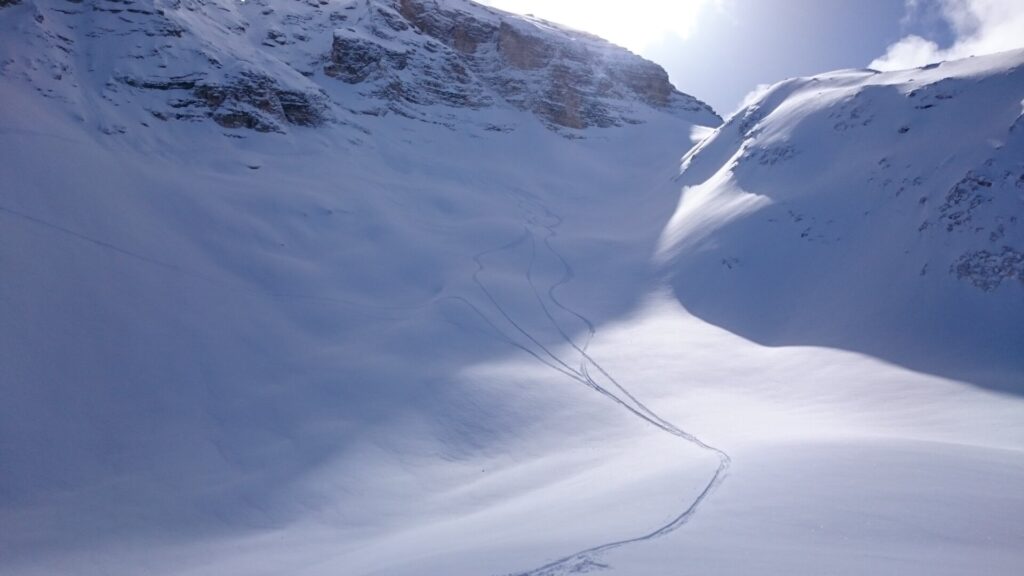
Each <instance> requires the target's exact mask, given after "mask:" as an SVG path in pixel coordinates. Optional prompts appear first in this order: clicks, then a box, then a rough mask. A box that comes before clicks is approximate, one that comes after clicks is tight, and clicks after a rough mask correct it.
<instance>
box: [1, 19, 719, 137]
mask: <svg viewBox="0 0 1024 576" xmlns="http://www.w3.org/2000/svg"><path fill="white" fill-rule="evenodd" d="M6 12H7V14H5V18H4V21H3V23H2V24H0V25H2V26H3V27H4V31H3V35H4V38H3V41H2V43H0V62H2V73H3V74H4V75H5V76H7V77H12V78H23V79H26V80H28V81H30V82H31V83H32V85H33V86H34V87H35V88H36V90H38V91H39V93H40V94H42V95H44V96H47V97H51V98H57V99H60V100H63V101H65V102H73V103H75V104H76V105H77V109H78V112H79V114H81V115H92V114H97V113H100V114H102V113H103V112H104V111H107V110H109V109H111V108H126V109H131V110H133V111H134V112H135V114H134V118H133V120H134V122H133V123H137V122H142V123H149V122H158V121H168V120H200V121H201V120H204V119H206V118H209V119H212V120H214V121H215V122H216V123H218V124H219V125H221V126H223V127H226V128H232V129H236V128H245V129H253V130H258V131H263V132H283V131H285V130H287V129H288V127H289V126H319V125H323V124H325V123H328V122H347V121H351V119H352V118H353V117H358V116H361V115H365V114H372V115H383V114H388V113H398V114H402V115H406V116H410V117H414V118H419V119H422V120H426V121H431V122H440V123H445V124H448V125H450V126H454V125H456V124H459V123H463V122H465V118H464V117H460V116H459V115H458V114H456V113H455V112H456V111H457V110H459V109H465V108H473V109H481V108H493V107H514V108H517V109H521V110H529V111H532V112H534V113H535V114H536V115H537V116H538V117H540V118H541V119H542V120H543V121H544V122H545V123H547V124H548V125H549V126H552V127H559V128H576V129H578V128H586V127H590V126H601V127H609V126H616V125H622V124H625V123H633V122H640V121H642V116H643V114H642V111H643V110H644V109H649V108H656V109H659V110H665V111H669V112H670V113H673V114H676V115H679V116H681V117H685V118H687V119H688V120H689V121H690V122H692V123H696V124H701V125H709V126H710V125H717V124H718V123H720V119H719V118H718V117H717V115H715V113H714V112H713V111H711V109H710V108H708V107H707V106H706V105H705V104H703V103H701V102H699V101H698V100H696V99H694V98H692V97H690V96H687V95H685V94H682V93H680V92H678V91H677V90H676V89H675V88H674V87H673V86H672V85H671V83H669V80H668V75H667V74H666V73H665V71H664V70H662V69H661V68H660V67H659V66H657V65H655V64H653V63H651V62H648V61H646V60H644V59H642V58H640V57H638V56H635V55H633V54H631V53H629V52H627V51H626V50H624V49H622V48H619V47H616V46H613V45H611V44H609V43H607V42H605V41H603V40H600V39H598V38H595V37H593V36H589V35H587V34H584V33H581V32H574V31H570V30H567V29H564V28H560V27H558V26H555V25H553V24H549V23H546V22H542V21H536V20H530V19H527V18H523V17H519V16H514V15H511V14H506V13H503V12H499V11H496V10H492V9H488V8H485V7H482V6H479V5H476V4H474V3H472V2H467V1H464V0H446V1H442V2H437V1H436V0H358V1H357V0H351V1H326V0H324V1H317V2H283V1H278V0H256V1H250V2H237V1H235V0H127V1H113V0H110V1H108V0H103V1H99V2H90V3H84V4H83V3H72V2H66V1H62V0H31V1H29V2H25V3H24V5H23V6H19V7H12V9H10V10H7V11H6ZM26 48H30V49H26ZM121 114H123V112H122V113H121ZM108 124H110V125H108V126H105V128H106V129H107V130H112V131H122V130H125V129H126V126H125V125H123V124H116V123H113V122H108ZM478 124H479V125H481V126H483V127H485V128H488V129H509V128H510V127H508V126H495V125H492V124H488V123H487V122H486V121H483V120H480V121H479V122H478Z"/></svg>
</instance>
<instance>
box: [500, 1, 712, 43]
mask: <svg viewBox="0 0 1024 576" xmlns="http://www.w3.org/2000/svg"><path fill="white" fill-rule="evenodd" d="M708 1H709V0H673V1H670V2H666V1H665V0H631V1H630V2H621V1H616V2H607V1H595V0H485V2H484V3H485V4H490V5H491V6H494V7H495V8H500V9H502V10H508V11H510V12H518V13H520V14H533V15H534V16H537V17H538V18H544V19H545V20H551V21H553V22H558V23H560V24H564V25H566V26H571V27H573V28H578V29H580V30H584V31H587V32H590V33H593V34H597V35H598V36H601V37H603V38H606V39H608V40H610V41H612V42H614V43H616V44H619V45H621V46H624V47H626V48H629V49H630V50H633V51H634V52H639V51H642V50H644V49H645V48H647V47H648V46H649V45H650V44H651V43H652V42H655V41H657V40H658V39H660V38H662V37H664V36H665V35H676V36H679V37H681V38H687V37H688V36H689V35H690V34H691V33H692V32H693V28H694V25H695V24H696V22H697V16H698V14H699V13H700V10H701V8H702V6H703V5H704V4H706V3H708Z"/></svg>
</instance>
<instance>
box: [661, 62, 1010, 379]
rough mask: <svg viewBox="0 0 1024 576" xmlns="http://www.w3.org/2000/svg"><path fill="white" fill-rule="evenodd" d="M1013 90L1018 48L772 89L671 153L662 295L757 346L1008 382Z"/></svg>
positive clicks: (835, 75)
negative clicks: (668, 280)
mask: <svg viewBox="0 0 1024 576" xmlns="http://www.w3.org/2000/svg"><path fill="white" fill-rule="evenodd" d="M1022 100H1024V53H1022V52H1019V51H1018V52H1008V53H1005V54H1000V55H996V56H990V57H985V58H974V59H970V60H965V61H961V62H950V63H944V64H941V65H935V66H928V67H925V68H922V69H917V70H910V71H906V72H894V73H886V74H880V73H877V72H874V71H844V72H837V73H832V74H826V75H822V76H816V77H812V78H799V79H794V80H789V81H786V82H783V83H780V84H779V85H777V86H775V87H773V88H772V89H770V90H768V91H767V92H766V93H765V95H764V96H762V97H761V98H760V99H759V100H758V101H756V102H754V103H753V104H751V105H750V106H748V107H747V108H744V109H742V110H740V111H738V112H737V113H736V114H734V115H733V116H732V118H730V119H729V120H728V121H727V122H726V124H725V125H723V126H722V127H721V128H719V129H718V131H717V132H716V133H715V134H714V135H713V136H712V137H710V138H709V139H708V140H707V141H705V142H703V143H702V144H701V145H700V146H699V147H698V148H696V149H695V150H693V151H692V152H691V153H690V154H688V155H687V157H686V158H685V159H684V168H683V171H682V174H681V177H680V179H681V180H680V181H681V182H682V183H683V184H684V185H685V186H686V187H687V188H686V190H685V192H684V197H683V200H682V202H681V204H680V207H679V210H678V211H677V214H676V216H675V217H674V221H673V223H672V224H671V225H670V227H669V229H668V230H667V232H666V235H665V238H664V244H663V248H664V251H663V253H662V254H663V257H664V258H665V259H666V260H669V261H671V262H672V263H671V264H670V265H669V266H670V273H671V274H672V275H674V277H675V278H676V280H675V284H676V287H677V290H678V294H679V297H680V300H681V301H682V302H683V303H684V304H685V305H686V306H687V307H688V308H689V309H691V310H693V311H694V312H695V313H697V314H699V315H701V316H702V317H704V318H707V319H708V320H710V321H712V322H714V323H717V324H720V325H722V326H724V327H727V328H728V329H730V330H734V331H736V332H738V333H740V334H743V335H745V336H748V337H751V338H754V339H756V340H758V341H761V342H765V343H771V344H798V343H804V344H821V345H828V346H838V347H842V348H849V349H852V350H858V351H864V352H868V353H870V354H874V355H878V356H881V357H883V358H886V359H889V360H892V361H896V362H898V363H901V364H905V365H908V366H912V367H914V368H917V369H922V370H928V371H935V372H937V373H940V374H944V375H949V376H954V377H957V378H963V379H967V380H969V381H972V382H975V383H978V384H981V385H985V386H993V387H997V388H1001V389H1013V390H1015V391H1017V392H1024V388H1021V386H1020V380H1019V376H1018V374H1019V371H1020V369H1021V368H1022V367H1024V364H1022V361H1024V330H1022V328H1021V323H1020V319H1021V318H1024V277H1022V276H1021V275H1020V270H1021V267H1020V263H1019V255H1020V254H1021V253H1022V252H1024V221H1022V219H1024V134H1022V132H1021V131H1020V130H1019V124H1020V122H1021V118H1022V108H1021V101H1022ZM713 215H714V217H713V218H712V216H713Z"/></svg>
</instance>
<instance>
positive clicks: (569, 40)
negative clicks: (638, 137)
mask: <svg viewBox="0 0 1024 576" xmlns="http://www.w3.org/2000/svg"><path fill="white" fill-rule="evenodd" d="M361 9H362V12H361V13H360V14H359V15H358V16H357V18H356V19H355V21H354V22H353V24H352V26H350V27H348V28H346V29H343V30H338V31H336V32H335V35H334V42H333V45H332V49H331V53H330V58H329V62H328V63H327V65H326V66H325V68H324V71H325V73H326V74H328V75H330V76H333V77H335V78H338V79H341V80H343V81H345V82H347V83H350V84H367V85H368V88H367V90H366V93H370V94H373V95H376V96H382V97H385V98H388V99H390V100H391V101H392V102H393V103H395V104H397V107H396V108H397V110H398V111H401V110H402V109H403V106H402V105H403V104H435V103H441V104H447V105H454V106H473V107H481V106H487V105H490V104H492V103H493V98H491V97H489V96H488V95H489V94H494V95H496V96H498V97H499V98H500V99H501V100H503V101H504V102H506V103H508V104H511V105H512V106H514V107H516V108H519V109H521V110H527V111H530V112H533V113H535V114H536V115H538V116H539V117H540V118H541V119H542V120H544V121H545V122H546V123H548V124H549V125H552V126H555V127H564V128H588V127H592V126H597V127H610V126H618V125H621V124H625V123H632V122H636V121H638V119H637V118H638V117H639V116H640V114H639V110H640V108H643V107H648V108H655V109H660V110H665V111H669V112H672V113H678V114H687V115H690V116H692V117H693V118H694V119H695V121H696V122H697V123H701V124H707V125H716V124H717V123H718V122H719V118H718V117H717V115H715V114H714V112H713V111H712V110H711V109H710V108H709V107H708V106H707V105H705V104H704V103H702V102H700V101H699V100H696V99H695V98H692V97H690V96H687V95H685V94H682V93H681V92H679V91H678V90H676V89H675V87H673V86H672V84H671V82H670V81H669V78H668V74H667V73H666V72H665V71H664V70H663V69H662V68H661V67H659V66H658V65H656V64H654V63H652V62H649V61H647V60H644V59H643V58H640V57H639V56H636V55H634V54H631V53H630V52H628V51H626V50H625V49H622V48H619V47H617V46H614V45H612V44H610V43H608V42H606V41H604V40H601V39H599V38H597V37H594V36H591V35H589V34H585V33H582V32H577V31H572V30H568V29H564V28H561V27H558V26H556V25H554V24H551V23H549V22H542V21H537V20H531V19H528V18H523V17H519V16H513V15H510V14H505V13H502V12H499V11H496V10H491V9H488V8H485V7H482V6H479V5H476V4H473V3H470V2H460V1H457V0H448V1H446V2H439V1H437V0H387V1H383V0H382V1H378V2H375V3H368V4H366V5H365V6H364V7H362V8H361ZM367 32H368V33H367ZM399 72H401V73H399Z"/></svg>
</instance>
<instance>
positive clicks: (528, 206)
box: [0, 197, 731, 576]
mask: <svg viewBox="0 0 1024 576" xmlns="http://www.w3.org/2000/svg"><path fill="white" fill-rule="evenodd" d="M518 205H519V207H520V209H522V210H523V211H524V212H526V214H527V218H526V222H525V223H524V226H523V233H522V234H521V235H520V236H519V237H517V238H516V239H515V240H512V241H511V242H508V243H506V244H503V245H501V246H498V247H497V248H491V249H488V250H484V251H483V252H479V253H477V254H476V255H474V256H473V261H474V262H475V264H476V270H475V271H474V272H473V283H474V284H475V285H476V286H477V288H479V290H480V291H481V292H482V293H483V294H484V296H485V297H486V299H487V301H488V302H489V303H490V305H491V307H492V308H493V309H494V311H496V312H497V313H498V315H499V316H501V318H502V319H504V321H505V322H507V323H508V324H509V325H510V326H511V327H512V328H513V329H514V331H515V332H516V333H518V334H519V335H521V336H522V337H523V338H526V340H528V341H529V343H527V344H524V343H522V342H521V341H518V340H517V339H516V338H515V337H513V336H511V335H509V333H508V332H507V331H506V330H503V329H502V328H501V327H499V326H498V324H497V323H496V322H495V321H494V320H492V319H491V317H490V316H489V315H488V314H487V313H485V312H484V310H483V309H481V308H480V307H479V306H477V305H476V304H474V303H473V302H472V301H470V300H469V299H468V298H465V297H463V296H442V297H439V298H436V299H434V300H433V302H430V301H428V302H423V303H419V304H411V305H392V306H381V305H376V304H370V303H361V302H354V301H350V300H346V299H340V298H331V297H323V296H311V295H302V294H285V293H273V292H270V293H268V292H263V291H260V290H252V289H249V288H247V287H241V286H235V285H227V284H225V283H224V282H222V281H220V280H218V279H215V278H212V277H210V276H207V275H205V274H201V273H197V272H196V271H193V270H189V269H187V268H185V267H182V266H179V265H177V264H175V263H172V262H168V261H165V260H161V259H159V258H154V257H152V256H149V255H146V254H142V253H139V252H135V251H133V250H129V249H125V248H122V247H120V246H118V245H116V244H112V243H110V242H107V241H104V240H100V239H98V238H94V237H91V236H87V235H85V234H82V233H79V232H77V231H75V230H72V229H69V228H66V227H64V226H61V225H59V224H55V223H52V222H49V221H46V220H43V219H40V218H37V217H35V216H32V215H30V214H26V213H24V212H21V211H19V210H14V209H11V208H8V207H6V206H0V213H5V214H7V215H8V216H10V217H14V218H18V219H21V220H23V221H26V222H29V223H32V224H34V225H36V226H39V227H42V228H47V229H49V230H51V231H54V232H58V233H60V234H63V235H66V236H68V237H71V238H74V239H75V240H78V241H80V242H85V243H88V244H92V245H93V246H96V247H98V248H101V249H104V250H108V251H111V252H114V253H116V254H119V255H121V256H123V257H127V258H130V259H133V260H136V261H138V262H141V263H144V264H148V265H150V266H155V267H159V268H162V269H164V270H167V271H170V272H173V273H176V274H181V275H183V276H188V277H191V278H193V279H195V280H199V281H202V282H204V283H208V284H212V285H216V286H218V287H221V288H225V289H229V290H231V291H240V292H246V293H249V294H259V295H264V296H270V297H272V298H277V299H281V300H306V301H313V302H323V303H330V304H340V305H344V306H347V307H353V308H368V309H372V310H377V311H412V310H418V309H423V308H425V307H428V306H430V305H431V304H437V303H439V302H442V301H446V300H451V301H454V302H458V303H461V304H463V305H465V306H467V307H468V308H470V309H471V310H472V311H473V312H474V313H475V314H476V315H477V316H479V317H480V318H481V319H482V320H483V322H484V323H485V324H487V325H488V326H489V327H490V328H491V329H492V330H493V331H494V333H495V335H496V336H497V337H498V339H499V340H501V341H503V342H505V343H507V344H509V345H510V346H513V347H515V348H517V349H519V350H521V351H523V352H525V353H526V354H528V355H530V356H531V357H533V358H534V359H535V360H537V361H539V362H540V363H542V364H544V365H545V366H547V367H548V368H551V369H552V370H555V371H556V372H558V373H560V374H562V375H563V376H566V377H567V378H570V379H572V380H574V381H576V382H579V383H580V384H583V385H584V386H587V387H589V388H591V389H593V390H594V391H595V392H597V393H599V394H601V395H603V396H605V397H606V398H607V399H609V400H610V401H612V402H615V403H616V404H618V405H619V406H621V407H622V408H624V409H626V410H628V411H629V412H630V413H632V414H633V415H634V416H636V417H637V418H640V419H641V420H643V421H645V422H647V423H648V424H650V425H652V426H655V427H656V428H658V429H660V430H662V431H664V432H666V433H668V434H672V435H673V436H676V437H678V438H680V439H682V440H685V441H686V442H689V443H691V444H694V445H696V446H698V447H700V448H702V449H704V450H708V451H710V452H713V453H714V454H715V455H717V456H718V459H719V464H718V467H717V469H716V470H715V473H714V474H713V475H712V477H711V479H710V480H709V482H708V483H707V485H706V486H705V487H704V489H703V490H702V491H701V492H700V494H698V495H697V497H696V499H694V500H693V501H692V502H691V503H690V505H689V506H688V507H687V508H686V509H685V510H684V511H683V512H682V513H680V514H679V515H678V516H676V517H675V518H674V519H673V520H672V521H670V522H669V523H667V524H665V525H663V526H661V527H660V528H658V529H656V530H654V531H652V532H650V533H648V534H644V535H642V536H637V537H635V538H629V539H625V540H618V541H614V542H608V543H605V544H600V545H598V546H593V547H591V548H587V549H585V550H580V551H578V552H575V553H573V554H570V555H568V556H565V557H562V558H559V559H557V560H554V561H552V562H549V563H547V564H545V565H543V566H540V567H539V568H534V569H532V570H528V571H526V572H516V573H513V574H511V575H510V576H558V575H564V574H578V573H581V572H587V571H591V570H594V569H601V568H608V565H606V564H603V563H601V562H599V561H598V560H597V557H598V556H599V555H600V554H601V553H603V552H607V551H609V550H612V549H614V548H620V547H622V546H627V545H629V544H635V543H639V542H644V541H647V540H652V539H654V538H658V537H661V536H664V535H666V534H669V533H671V532H673V531H675V530H677V529H678V528H679V527H681V526H682V525H684V524H686V522H687V521H688V520H689V519H690V518H691V517H692V516H693V515H694V514H695V513H696V511H697V509H698V508H699V507H700V505H701V504H703V502H704V501H705V500H706V499H707V498H708V496H709V495H710V494H711V492H712V491H713V490H714V489H715V488H716V487H717V486H718V485H719V484H721V482H722V481H723V480H724V479H725V475H726V471H727V470H728V468H729V465H730V462H731V459H730V457H729V455H728V454H726V453H725V452H724V451H722V450H720V449H718V448H715V447H714V446H711V445H709V444H707V443H705V442H704V441H702V440H700V439H699V438H697V437H696V436H694V435H692V434H690V433H688V432H686V431H684V430H683V429H681V428H679V427H678V426H676V425H675V424H673V423H671V422H669V421H668V420H666V419H664V418H662V417H661V416H659V415H658V414H657V413H656V412H654V411H653V410H651V409H650V408H648V407H647V406H646V405H645V404H644V403H643V402H641V401H640V400H639V399H637V398H636V396H634V395H633V394H632V393H631V392H630V391H629V390H628V389H627V388H626V387H625V386H623V385H622V384H621V383H619V382H618V380H616V379H615V378H614V377H613V376H612V375H611V374H609V373H608V371H607V370H605V369H604V368H603V367H602V366H601V364H600V363H599V362H597V361H596V360H595V359H594V358H593V357H592V356H591V355H590V354H589V353H588V352H587V350H588V348H589V347H590V343H591V341H592V340H593V339H594V337H595V335H596V334H597V330H596V328H595V327H594V324H593V322H591V321H590V319H588V318H587V317H585V316H584V315H582V314H580V313H579V312H577V311H576V310H574V309H572V308H570V307H569V306H567V305H565V304H564V303H562V301H561V300H559V298H558V295H557V291H558V289H559V288H561V287H562V286H564V285H565V284H568V283H569V282H571V281H572V280H573V279H574V278H575V272H574V271H573V269H572V266H571V265H570V264H569V262H568V261H567V260H566V259H565V258H564V257H563V256H562V254H561V253H560V252H558V250H556V249H555V247H554V246H553V245H552V239H554V238H556V237H557V236H558V232H557V228H558V227H559V226H561V224H562V222H563V219H562V217H561V216H558V215H557V214H555V213H553V212H551V211H550V210H549V209H548V208H547V207H546V206H544V205H543V204H542V203H541V202H540V201H539V200H537V199H526V198H524V197H519V199H518ZM534 207H536V208H538V209H540V210H542V211H543V212H544V215H543V216H542V217H538V216H537V215H536V214H534V210H533V208H534ZM542 218H548V219H552V220H554V223H550V224H549V223H544V222H543V221H542ZM534 228H540V229H542V230H544V238H543V241H542V244H543V246H544V248H545V249H546V250H547V251H548V252H549V253H550V254H551V255H552V256H553V257H554V258H556V259H557V260H558V262H559V264H560V265H561V267H562V269H563V274H562V277H561V278H560V279H559V280H558V281H556V282H554V283H553V284H552V285H551V286H550V287H548V289H547V290H546V295H547V297H548V300H550V302H551V304H552V305H553V307H554V308H556V309H558V310H561V311H562V312H564V313H566V314H568V315H570V316H572V317H573V318H575V319H576V320H577V321H579V322H580V323H581V324H583V326H585V328H586V334H587V335H586V340H585V341H584V342H583V344H582V345H580V344H578V343H577V342H576V341H575V340H574V339H573V338H572V337H571V336H570V335H569V334H568V332H567V331H566V330H565V328H564V327H563V326H562V324H561V323H560V322H559V321H558V319H556V318H555V315H554V313H553V311H552V308H551V307H549V305H548V304H547V303H546V302H545V301H544V298H543V297H542V295H541V291H540V289H539V288H538V287H537V284H536V282H535V281H534V265H535V263H536V259H537V247H538V246H537V245H538V242H537V234H536V233H535V232H534V230H533V229H534ZM527 241H529V245H530V263H529V265H528V267H527V272H526V280H527V283H528V284H529V285H530V289H531V290H532V292H533V294H534V296H535V298H536V300H537V303H538V304H539V305H540V308H541V310H542V311H543V313H544V316H545V318H547V320H548V322H550V324H551V325H552V326H553V327H554V328H555V330H557V331H558V333H559V335H560V336H561V337H562V339H563V340H565V342H566V343H568V344H569V345H570V346H571V347H572V349H573V350H574V351H575V352H576V353H577V354H579V367H578V368H573V367H572V366H571V365H570V364H569V362H568V361H567V360H566V359H564V358H562V357H560V356H559V355H557V354H555V353H554V352H553V351H552V350H551V349H550V348H549V347H547V346H545V345H544V344H543V343H541V341H540V340H539V339H538V338H537V337H535V336H534V335H533V334H532V333H531V332H530V331H529V330H527V329H526V328H525V327H524V326H523V325H522V324H521V323H519V322H517V321H516V320H515V319H514V318H513V317H512V316H511V315H510V314H509V313H508V312H507V310H506V309H505V308H504V307H503V306H502V305H501V303H500V302H499V301H498V299H497V298H496V297H495V296H494V294H493V293H492V292H491V291H490V290H489V289H488V288H487V285H486V284H485V283H484V282H483V280H482V279H481V274H483V273H484V272H485V271H486V270H487V266H486V265H485V264H484V258H486V257H487V256H489V255H492V254H496V253H499V252H503V251H506V250H511V249H514V248H517V247H519V246H521V245H523V244H525V243H526V242H527ZM530 344H532V346H533V347H535V348H533V347H531V346H530ZM538 350H539V351H538ZM590 367H594V368H596V369H597V371H598V374H599V375H600V376H601V377H603V378H604V380H606V381H607V382H609V383H610V384H611V385H612V387H613V388H614V390H615V391H613V390H610V389H609V388H607V387H605V386H602V385H601V383H599V382H598V380H597V379H595V378H594V377H593V376H591V374H590ZM616 391H617V393H616Z"/></svg>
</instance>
